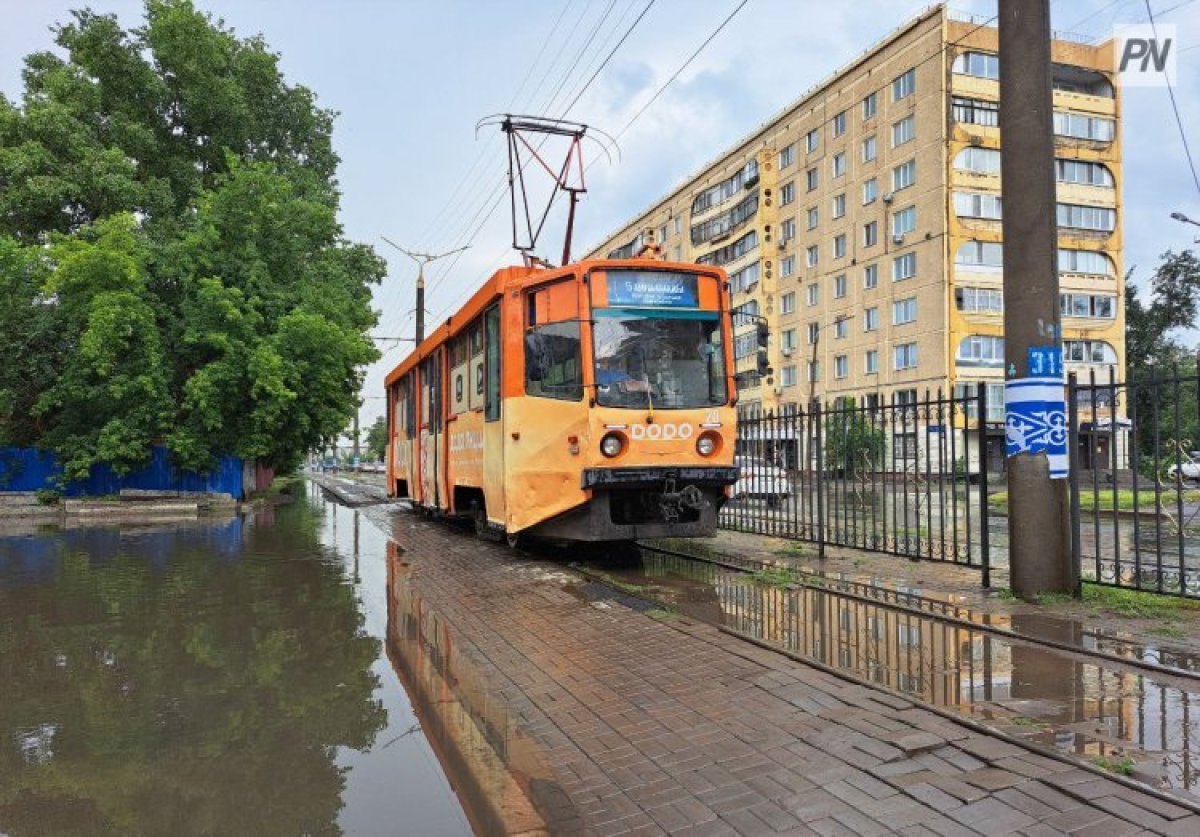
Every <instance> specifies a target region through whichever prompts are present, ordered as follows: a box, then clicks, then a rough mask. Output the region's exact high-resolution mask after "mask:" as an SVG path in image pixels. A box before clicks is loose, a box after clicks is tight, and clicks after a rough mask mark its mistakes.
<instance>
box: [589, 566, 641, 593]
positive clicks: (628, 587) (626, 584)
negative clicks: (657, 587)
mask: <svg viewBox="0 0 1200 837" xmlns="http://www.w3.org/2000/svg"><path fill="white" fill-rule="evenodd" d="M591 572H592V573H594V574H595V575H596V576H598V577H599V578H600V580H601V581H603V582H604V583H605V584H607V585H609V586H610V587H615V588H617V589H618V590H620V591H621V592H623V593H631V594H633V595H635V596H636V595H639V594H641V593H645V592H647V591H648V590H650V586H649V585H646V584H634V583H633V582H632V581H622V580H621V579H619V578H613V577H612V576H611V575H609V574H608V573H606V572H601V571H600V570H591Z"/></svg>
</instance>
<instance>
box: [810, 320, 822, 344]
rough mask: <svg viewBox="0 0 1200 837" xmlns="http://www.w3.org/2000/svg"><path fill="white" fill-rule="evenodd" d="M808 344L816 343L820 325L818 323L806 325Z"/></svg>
mask: <svg viewBox="0 0 1200 837" xmlns="http://www.w3.org/2000/svg"><path fill="white" fill-rule="evenodd" d="M807 328H808V345H810V346H814V345H816V342H817V338H818V337H819V336H820V333H821V326H820V325H819V324H818V323H809V324H808V326H807Z"/></svg>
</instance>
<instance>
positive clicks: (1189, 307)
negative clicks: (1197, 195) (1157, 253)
mask: <svg viewBox="0 0 1200 837" xmlns="http://www.w3.org/2000/svg"><path fill="white" fill-rule="evenodd" d="M1129 279H1130V276H1126V282H1125V352H1126V357H1127V365H1128V369H1127V370H1126V374H1127V377H1128V378H1129V379H1130V380H1132V381H1135V382H1137V383H1138V384H1141V385H1142V386H1137V387H1135V389H1134V399H1135V400H1134V403H1133V404H1132V405H1131V407H1132V408H1133V410H1134V411H1135V415H1136V416H1137V417H1138V421H1137V422H1136V424H1135V432H1136V433H1137V434H1138V445H1139V448H1140V449H1141V451H1142V455H1143V456H1145V457H1147V458H1148V462H1147V464H1148V467H1150V468H1153V467H1154V466H1155V464H1158V465H1160V466H1161V467H1166V465H1168V464H1170V463H1172V462H1174V461H1175V457H1176V453H1177V451H1176V450H1175V449H1170V448H1169V447H1168V446H1169V445H1170V444H1172V443H1175V444H1177V446H1182V447H1183V448H1185V449H1188V450H1190V449H1197V448H1198V447H1200V416H1197V411H1196V406H1195V405H1196V404H1197V403H1200V402H1198V401H1197V392H1196V385H1195V383H1193V382H1190V381H1188V382H1185V383H1181V384H1180V385H1179V386H1178V387H1176V386H1174V384H1171V385H1161V384H1160V385H1157V386H1156V385H1154V384H1153V382H1154V381H1155V380H1156V379H1163V378H1167V377H1170V376H1173V375H1174V374H1175V372H1176V371H1178V372H1180V373H1181V374H1185V375H1191V374H1194V373H1196V372H1197V371H1200V369H1198V367H1197V358H1196V355H1195V354H1194V353H1193V351H1194V350H1192V349H1189V348H1188V347H1187V346H1185V345H1184V343H1183V342H1182V341H1181V340H1180V339H1179V337H1178V334H1179V332H1180V331H1182V330H1187V329H1194V328H1195V327H1196V316H1197V313H1198V311H1200V260H1198V259H1197V258H1196V256H1195V254H1194V253H1192V252H1191V251H1190V250H1184V251H1183V252H1180V253H1175V252H1173V251H1170V250H1168V251H1167V252H1166V253H1164V254H1163V255H1162V262H1161V263H1160V264H1159V266H1158V268H1157V269H1156V270H1155V271H1154V275H1153V276H1152V277H1151V278H1150V285H1149V300H1148V302H1143V301H1142V298H1141V296H1140V294H1139V292H1138V289H1137V287H1136V286H1135V285H1134V284H1133V283H1132V282H1130V281H1129ZM1147 384H1149V385H1147ZM1177 407H1178V410H1177V409H1176V408H1177ZM1176 413H1178V420H1177V418H1176ZM1156 428H1157V438H1158V444H1159V446H1158V448H1156V447H1155V433H1156ZM1182 453H1183V455H1186V450H1184V451H1183V452H1182ZM1155 457H1158V459H1159V460H1161V461H1158V462H1157V463H1156V462H1155V459H1154V458H1155ZM1161 467H1160V468H1159V470H1161Z"/></svg>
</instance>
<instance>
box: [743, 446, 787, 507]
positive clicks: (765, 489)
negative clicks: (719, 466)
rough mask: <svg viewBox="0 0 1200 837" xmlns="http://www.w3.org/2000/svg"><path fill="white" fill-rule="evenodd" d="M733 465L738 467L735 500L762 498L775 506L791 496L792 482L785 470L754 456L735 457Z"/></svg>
mask: <svg viewBox="0 0 1200 837" xmlns="http://www.w3.org/2000/svg"><path fill="white" fill-rule="evenodd" d="M733 464H734V465H736V466H737V467H738V479H737V482H736V483H734V485H733V496H734V497H735V498H739V497H760V498H762V499H765V500H766V501H767V505H770V506H773V505H775V504H776V503H778V502H779V501H781V500H786V499H787V498H788V496H790V495H791V493H792V481H791V479H790V478H789V477H788V473H787V471H785V470H784V469H783V468H780V467H779V466H777V465H772V464H771V463H769V462H767V461H766V460H764V459H759V458H757V457H754V456H735V457H734V458H733Z"/></svg>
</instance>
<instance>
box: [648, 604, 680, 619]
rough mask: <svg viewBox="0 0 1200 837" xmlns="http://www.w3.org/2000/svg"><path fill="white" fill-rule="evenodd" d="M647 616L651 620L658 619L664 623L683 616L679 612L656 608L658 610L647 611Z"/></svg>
mask: <svg viewBox="0 0 1200 837" xmlns="http://www.w3.org/2000/svg"><path fill="white" fill-rule="evenodd" d="M646 615H647V616H649V617H650V618H651V619H658V620H660V621H663V622H670V621H672V620H674V619H678V618H679V617H680V615H681V614H680V613H679V611H677V610H667V609H666V608H662V607H656V608H652V609H651V610H647V611H646Z"/></svg>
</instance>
